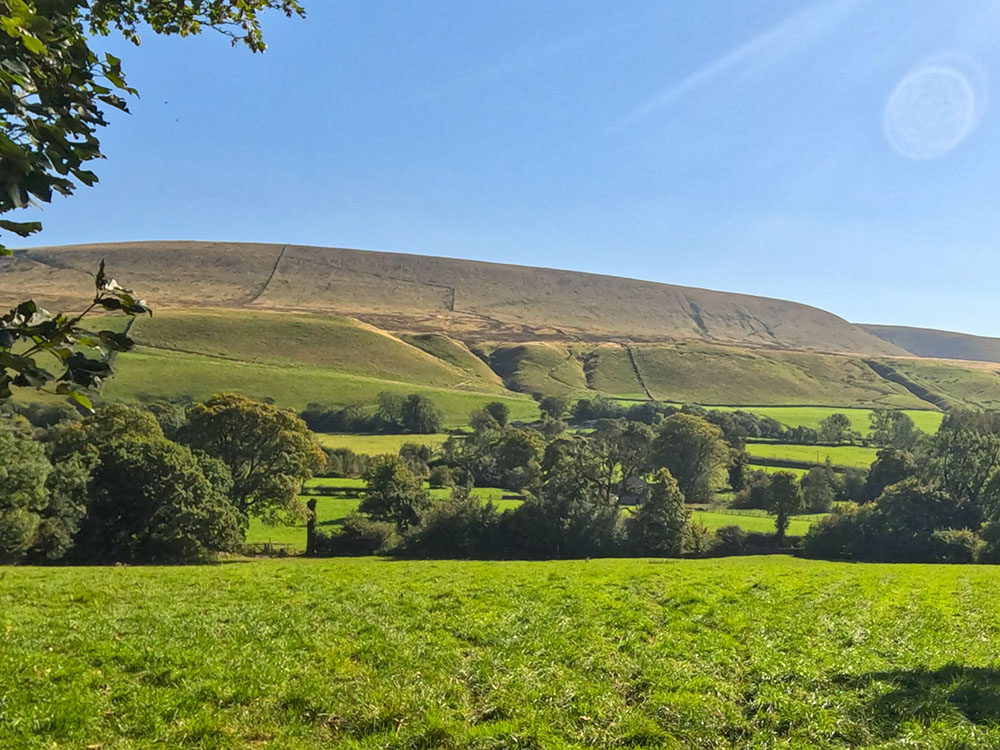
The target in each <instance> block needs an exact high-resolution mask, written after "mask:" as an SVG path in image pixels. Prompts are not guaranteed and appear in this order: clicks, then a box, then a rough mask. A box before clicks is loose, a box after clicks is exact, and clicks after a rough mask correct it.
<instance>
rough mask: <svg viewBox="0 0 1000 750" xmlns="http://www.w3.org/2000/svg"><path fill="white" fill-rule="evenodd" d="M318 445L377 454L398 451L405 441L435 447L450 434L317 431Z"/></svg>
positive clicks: (372, 454)
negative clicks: (364, 433) (380, 433)
mask: <svg viewBox="0 0 1000 750" xmlns="http://www.w3.org/2000/svg"><path fill="white" fill-rule="evenodd" d="M316 437H317V438H318V439H319V442H320V445H322V446H323V447H324V448H329V449H330V450H335V449H337V448H349V449H351V450H352V451H354V452H355V453H364V454H366V455H369V456H378V455H381V454H383V453H399V448H400V446H402V445H404V444H406V443H417V444H418V445H429V446H431V447H432V448H436V447H438V446H439V445H441V444H443V443H444V441H445V440H447V439H448V438H449V437H451V435H448V434H444V433H441V434H437V435H354V434H347V433H337V434H334V433H317V435H316Z"/></svg>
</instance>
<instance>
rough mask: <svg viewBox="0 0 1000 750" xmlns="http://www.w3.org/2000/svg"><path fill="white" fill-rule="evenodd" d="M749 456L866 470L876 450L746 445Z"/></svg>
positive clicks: (762, 444) (814, 446)
mask: <svg viewBox="0 0 1000 750" xmlns="http://www.w3.org/2000/svg"><path fill="white" fill-rule="evenodd" d="M746 451H747V453H748V454H749V455H750V456H760V457H762V458H777V459H784V460H787V461H809V462H811V463H816V464H821V463H823V462H824V461H826V459H827V458H829V459H830V462H831V463H832V464H834V465H835V466H853V467H856V468H861V469H867V468H868V467H869V466H871V464H872V461H874V460H875V458H876V454H877V453H878V450H877V449H876V448H866V447H864V446H861V445H837V446H829V445H790V444H787V443H747V445H746Z"/></svg>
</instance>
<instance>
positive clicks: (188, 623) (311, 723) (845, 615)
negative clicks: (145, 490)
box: [0, 556, 1000, 750]
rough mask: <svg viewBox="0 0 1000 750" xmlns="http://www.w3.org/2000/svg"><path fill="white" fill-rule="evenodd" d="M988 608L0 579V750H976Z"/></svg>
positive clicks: (82, 575)
mask: <svg viewBox="0 0 1000 750" xmlns="http://www.w3.org/2000/svg"><path fill="white" fill-rule="evenodd" d="M998 597H1000V578H998V577H997V576H996V575H995V571H994V570H993V569H991V568H986V567H977V566H958V565H955V566H944V565H942V566H928V565H899V566H894V565H851V564H841V563H826V562H813V561H804V560H798V559H794V558H788V557H780V556H772V557H765V558H746V557H743V558H728V559H721V560H698V561H680V560H671V561H663V560H592V561H582V560H581V561H553V562H514V563H509V562H505V563H482V562H450V561H443V562H441V561H438V562H423V561H420V562H414V561H406V562H397V561H393V562H390V561H384V560H381V559H372V558H368V559H338V560H282V561H251V562H241V563H232V564H224V565H215V566H204V567H195V568H191V567H167V568H155V567H147V568H144V567H119V568H99V567H81V568H53V567H47V568H30V567H20V568H17V567H16V568H9V569H6V570H5V571H4V575H3V578H2V579H0V639H2V641H3V647H2V648H0V696H2V699H0V747H9V748H18V749H19V750H21V749H23V750H51V748H54V747H55V748H87V747H90V748H100V749H101V750H137V749H139V748H154V747H163V748H178V749H180V750H187V749H189V748H192V749H193V748H198V749H199V750H205V749H207V748H211V749H212V750H236V749H239V750H244V749H245V748H265V749H267V750H279V749H280V750H319V749H320V748H334V747H336V748H347V749H352V750H363V749H369V748H380V749H383V748H384V749H387V750H397V749H398V750H402V749H404V748H405V749H409V748H462V749H465V748H468V749H473V748H475V749H477V750H486V749H496V750H500V749H501V748H538V749H541V748H545V749H546V750H548V749H549V748H556V749H563V750H568V749H570V748H573V749H577V748H625V747H630V748H671V749H683V750H688V749H690V750H695V749H697V750H703V749H705V748H712V749H716V750H744V749H745V748H779V747H788V748H824V749H826V750H838V749H841V748H843V749H846V748H879V749H883V750H889V749H890V748H921V749H922V750H945V749H946V748H947V749H949V750H957V749H958V748H995V747H998V746H1000V728H998V724H1000V665H998V661H997V656H996V655H997V653H998V651H1000V610H998V609H997V607H996V606H995V605H996V602H997V600H998Z"/></svg>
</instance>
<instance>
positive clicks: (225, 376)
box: [104, 347, 538, 427]
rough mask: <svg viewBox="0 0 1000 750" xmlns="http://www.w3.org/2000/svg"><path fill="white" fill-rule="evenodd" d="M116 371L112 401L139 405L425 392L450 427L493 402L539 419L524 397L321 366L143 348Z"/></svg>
mask: <svg viewBox="0 0 1000 750" xmlns="http://www.w3.org/2000/svg"><path fill="white" fill-rule="evenodd" d="M115 369H116V374H115V377H114V378H113V379H111V380H110V381H108V383H107V386H106V387H105V390H104V393H105V396H106V397H107V398H108V399H110V400H120V401H121V400H124V401H128V400H133V401H134V400H141V399H142V398H145V397H149V396H156V397H161V398H178V397H184V396H187V397H191V398H194V399H197V400H202V399H206V398H209V397H211V396H212V394H215V393H219V392H221V391H237V392H239V393H243V394H244V395H246V396H250V397H251V398H258V399H260V398H272V399H274V402H275V403H276V404H277V405H278V406H282V407H288V408H292V409H297V410H301V409H304V408H305V407H306V405H307V404H309V403H311V402H318V403H321V404H326V405H330V406H335V405H344V404H349V403H353V402H362V403H366V404H374V403H375V398H376V397H377V396H378V394H379V393H381V392H382V391H393V392H395V393H402V394H409V393H420V394H422V395H424V396H427V397H428V398H430V399H431V400H433V401H434V403H435V404H436V405H437V407H438V408H439V409H441V411H442V412H443V413H444V416H445V426H446V427H461V426H464V425H465V424H467V423H468V419H469V413H470V412H472V411H473V410H475V409H478V408H481V407H482V406H483V405H485V404H487V403H489V402H490V401H503V402H504V403H505V404H507V405H508V406H509V407H510V412H511V418H512V419H520V420H532V419H537V418H538V405H537V404H536V403H535V402H534V401H532V400H531V399H530V398H529V397H528V396H523V395H520V394H513V393H509V392H500V393H499V394H498V393H495V392H477V391H472V390H462V389H458V388H455V389H450V388H430V387H426V386H423V385H419V384H416V383H412V382H400V381H393V380H380V379H378V378H372V377H365V376H362V375H354V374H347V373H341V372H337V371H334V370H326V369H322V368H316V367H306V366H294V365H277V364H267V363H251V362H235V361H230V360H225V359H218V358H215V357H209V356H205V355H197V354H184V353H180V352H173V351H161V350H156V349H144V348H142V347H140V348H139V349H137V350H136V351H134V352H129V353H128V354H123V355H121V356H119V357H118V359H117V360H116V368H115Z"/></svg>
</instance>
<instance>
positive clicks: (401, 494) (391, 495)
mask: <svg viewBox="0 0 1000 750" xmlns="http://www.w3.org/2000/svg"><path fill="white" fill-rule="evenodd" d="M362 479H364V480H365V482H366V483H367V488H366V490H365V494H364V499H363V500H362V501H361V505H359V506H358V510H359V511H361V512H362V513H365V514H367V515H368V516H370V517H371V518H372V520H375V521H391V522H392V523H395V524H396V526H397V527H399V529H400V530H404V531H405V530H406V529H407V528H409V527H410V526H415V525H416V524H417V523H419V522H420V516H421V514H422V513H423V512H424V511H425V510H427V508H428V507H430V496H429V495H428V494H427V491H426V490H424V489H423V487H422V486H421V481H420V478H419V477H417V476H416V475H415V474H414V473H413V472H412V471H410V470H409V469H408V468H407V467H406V464H405V463H404V462H403V461H402V459H401V458H400V457H399V456H376V457H375V459H373V460H372V461H371V463H370V464H369V465H368V468H367V469H365V473H364V474H363V475H362Z"/></svg>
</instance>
